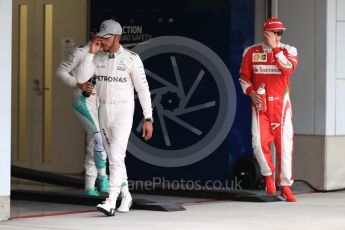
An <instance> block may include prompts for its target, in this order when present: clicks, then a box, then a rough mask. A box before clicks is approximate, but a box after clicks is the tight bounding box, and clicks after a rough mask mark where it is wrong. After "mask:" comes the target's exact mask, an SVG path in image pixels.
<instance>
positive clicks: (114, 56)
mask: <svg viewBox="0 0 345 230" xmlns="http://www.w3.org/2000/svg"><path fill="white" fill-rule="evenodd" d="M93 75H95V76H96V78H97V83H96V87H95V88H96V91H97V95H98V97H99V103H100V110H99V119H100V126H101V133H102V137H103V140H104V143H105V148H106V152H107V154H108V159H109V170H110V176H109V198H110V199H115V200H116V198H117V196H118V194H119V192H120V188H121V185H123V183H127V171H126V166H125V156H126V149H127V143H128V139H129V135H130V132H131V129H132V123H133V113H134V105H135V103H134V88H135V90H136V91H137V93H138V97H139V101H140V104H141V107H142V109H143V113H144V117H145V118H151V117H152V105H151V97H150V91H149V86H148V83H147V81H146V75H145V71H144V67H143V63H142V61H141V59H140V57H139V56H138V55H137V54H136V53H134V52H131V51H129V50H126V49H124V48H123V47H122V46H120V48H119V49H118V50H117V51H116V52H115V53H107V52H104V51H101V52H98V53H96V54H91V53H89V54H87V55H86V56H85V59H84V61H83V62H82V63H81V65H80V67H79V70H78V74H77V80H78V82H79V83H84V82H86V81H87V80H88V79H89V78H90V77H92V76H93Z"/></svg>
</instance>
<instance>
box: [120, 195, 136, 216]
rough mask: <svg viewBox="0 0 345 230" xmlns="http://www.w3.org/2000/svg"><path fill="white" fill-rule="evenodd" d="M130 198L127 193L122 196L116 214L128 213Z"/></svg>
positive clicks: (130, 204)
mask: <svg viewBox="0 0 345 230" xmlns="http://www.w3.org/2000/svg"><path fill="white" fill-rule="evenodd" d="M132 202H133V199H132V196H131V194H130V193H129V192H127V193H126V194H122V201H121V205H120V207H119V208H118V209H117V211H118V212H129V209H130V207H131V206H132Z"/></svg>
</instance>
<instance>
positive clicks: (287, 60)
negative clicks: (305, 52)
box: [273, 46, 298, 76]
mask: <svg viewBox="0 0 345 230" xmlns="http://www.w3.org/2000/svg"><path fill="white" fill-rule="evenodd" d="M273 54H274V56H275V61H274V64H275V65H276V66H277V67H278V69H279V70H280V72H282V74H283V75H285V76H289V75H290V74H292V73H293V72H294V71H295V69H296V67H297V64H298V54H297V49H296V48H295V47H292V46H288V47H286V48H283V49H281V48H278V47H276V48H274V49H273Z"/></svg>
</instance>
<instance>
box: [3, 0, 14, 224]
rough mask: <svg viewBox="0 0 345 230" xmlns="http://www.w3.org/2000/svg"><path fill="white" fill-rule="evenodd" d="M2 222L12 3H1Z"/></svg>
mask: <svg viewBox="0 0 345 230" xmlns="http://www.w3.org/2000/svg"><path fill="white" fill-rule="evenodd" d="M0 31H1V52H0V60H1V67H0V79H1V90H0V99H1V100H0V108H1V113H0V121H1V129H0V175H1V182H0V220H4V219H8V218H9V215H10V205H9V204H10V179H11V175H10V174H11V172H10V167H11V88H12V87H11V60H12V58H11V56H12V50H11V49H12V1H11V0H1V1H0Z"/></svg>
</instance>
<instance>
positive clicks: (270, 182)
mask: <svg viewBox="0 0 345 230" xmlns="http://www.w3.org/2000/svg"><path fill="white" fill-rule="evenodd" d="M265 183H266V193H267V195H274V194H275V193H276V191H277V190H276V185H275V183H274V177H273V175H271V176H265Z"/></svg>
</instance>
